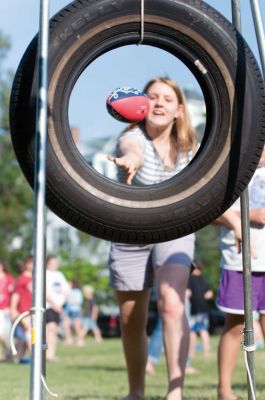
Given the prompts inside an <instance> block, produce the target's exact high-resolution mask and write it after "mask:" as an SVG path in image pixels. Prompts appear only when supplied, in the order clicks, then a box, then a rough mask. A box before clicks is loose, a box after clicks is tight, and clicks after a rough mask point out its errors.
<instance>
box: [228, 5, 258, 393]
mask: <svg viewBox="0 0 265 400" xmlns="http://www.w3.org/2000/svg"><path fill="white" fill-rule="evenodd" d="M232 20H233V24H234V26H235V27H236V28H237V30H238V31H239V32H241V13H240V0H232ZM240 207H241V227H242V262H243V277H244V320H245V326H244V331H243V333H244V348H245V350H246V349H251V351H246V359H247V363H248V367H249V375H250V376H249V375H248V374H247V382H248V399H250V400H254V399H255V362H254V349H255V347H254V329H253V307H252V285H251V252H250V224H249V198H248V188H246V189H245V191H244V192H243V193H242V194H241V196H240Z"/></svg>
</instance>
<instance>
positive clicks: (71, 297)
mask: <svg viewBox="0 0 265 400" xmlns="http://www.w3.org/2000/svg"><path fill="white" fill-rule="evenodd" d="M70 287H71V289H70V292H69V294H68V296H67V299H66V304H65V307H64V318H63V327H64V333H65V344H66V345H72V344H73V335H72V329H73V330H74V332H75V334H76V344H77V346H84V338H83V329H82V326H81V314H82V303H83V293H82V290H81V289H80V285H79V282H78V281H76V280H73V281H72V282H70Z"/></svg>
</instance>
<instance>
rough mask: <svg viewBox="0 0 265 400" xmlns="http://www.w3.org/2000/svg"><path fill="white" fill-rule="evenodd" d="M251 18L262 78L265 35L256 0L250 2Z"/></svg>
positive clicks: (264, 63)
mask: <svg viewBox="0 0 265 400" xmlns="http://www.w3.org/2000/svg"><path fill="white" fill-rule="evenodd" d="M250 5H251V10H252V17H253V21H254V26H255V30H256V36H257V42H258V48H259V55H260V62H261V66H262V72H263V77H265V33H264V25H263V21H262V15H261V11H260V4H259V1H258V0H250Z"/></svg>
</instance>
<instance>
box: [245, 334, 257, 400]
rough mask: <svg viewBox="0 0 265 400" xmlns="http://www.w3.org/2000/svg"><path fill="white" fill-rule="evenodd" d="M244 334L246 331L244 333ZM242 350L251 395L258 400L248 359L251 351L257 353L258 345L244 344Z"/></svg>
mask: <svg viewBox="0 0 265 400" xmlns="http://www.w3.org/2000/svg"><path fill="white" fill-rule="evenodd" d="M243 333H244V331H243ZM242 348H243V350H244V358H245V365H246V370H247V374H248V380H249V385H250V389H251V394H252V398H253V400H256V396H255V390H254V386H253V382H252V376H251V373H250V369H249V365H248V358H247V353H248V352H249V351H255V350H256V345H255V344H252V345H248V346H247V345H244V344H243V343H242Z"/></svg>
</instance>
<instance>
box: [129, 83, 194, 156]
mask: <svg viewBox="0 0 265 400" xmlns="http://www.w3.org/2000/svg"><path fill="white" fill-rule="evenodd" d="M157 82H161V83H165V84H166V85H168V86H169V87H171V88H172V89H173V90H174V92H175V93H176V96H177V99H178V102H179V104H180V105H182V107H183V110H182V111H181V113H180V115H179V117H178V118H176V120H175V122H174V124H173V126H172V130H171V135H172V137H174V139H175V141H176V145H177V151H178V152H181V153H187V152H188V151H190V150H192V151H193V153H195V152H196V150H197V133H196V130H195V129H194V127H193V126H192V124H191V120H190V117H189V114H188V109H187V103H186V98H185V95H184V93H183V91H182V89H181V88H180V86H179V85H178V84H177V82H176V81H175V80H173V79H170V78H167V77H160V76H159V77H156V78H153V79H151V80H150V81H149V82H147V84H146V85H145V87H144V92H145V93H147V92H148V90H149V88H150V87H151V86H152V85H153V84H154V83H157ZM141 124H142V123H140V124H138V123H133V124H130V125H129V126H128V127H127V128H126V129H125V130H124V132H127V131H129V130H131V129H132V128H134V127H135V126H137V125H141ZM143 124H144V121H143Z"/></svg>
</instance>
